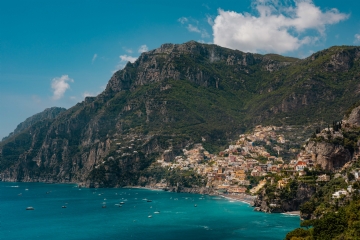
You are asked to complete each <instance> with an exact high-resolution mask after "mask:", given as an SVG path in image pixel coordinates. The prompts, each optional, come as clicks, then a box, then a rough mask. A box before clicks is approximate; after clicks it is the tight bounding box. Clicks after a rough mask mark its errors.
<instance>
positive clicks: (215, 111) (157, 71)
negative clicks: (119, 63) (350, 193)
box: [0, 41, 360, 187]
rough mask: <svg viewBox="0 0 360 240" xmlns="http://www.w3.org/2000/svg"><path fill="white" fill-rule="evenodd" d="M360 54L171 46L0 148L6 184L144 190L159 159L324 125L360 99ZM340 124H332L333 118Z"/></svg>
mask: <svg viewBox="0 0 360 240" xmlns="http://www.w3.org/2000/svg"><path fill="white" fill-rule="evenodd" d="M359 59H360V47H346V46H343V47H332V48H329V49H326V50H323V51H321V52H318V53H315V54H313V55H312V56H310V57H308V58H306V59H296V58H289V57H283V56H280V55H275V54H267V55H260V54H252V53H244V52H241V51H238V50H231V49H227V48H222V47H219V46H216V45H208V44H200V43H197V42H194V41H191V42H187V43H184V44H164V45H162V46H161V47H160V48H158V49H155V50H152V51H149V52H146V53H142V54H141V56H140V57H139V58H138V59H137V60H136V61H135V62H134V63H128V64H127V65H126V67H125V68H124V69H123V70H120V71H118V72H116V73H115V74H114V75H113V76H112V77H111V79H110V80H109V82H108V85H107V87H106V89H105V90H104V92H102V93H101V94H100V95H98V96H97V97H87V98H85V100H84V101H83V102H81V103H78V104H77V105H75V106H74V107H72V108H70V109H68V110H67V111H65V112H63V113H61V114H59V115H58V116H57V117H56V118H54V119H46V121H38V122H36V123H33V124H32V125H31V126H30V127H28V128H27V129H25V130H23V131H22V132H20V133H17V134H13V135H11V136H9V137H8V138H7V139H6V140H4V141H2V142H1V143H0V171H1V174H0V177H1V178H2V179H4V180H8V181H55V182H68V181H72V182H81V183H84V184H86V185H87V186H100V187H101V186H103V187H104V186H108V187H111V186H124V185H133V184H137V183H138V180H139V177H140V176H141V172H143V171H144V170H146V169H147V168H148V167H149V166H150V165H151V163H153V162H154V161H155V160H156V159H157V158H159V157H162V158H165V159H167V160H169V161H171V160H172V158H173V157H174V156H176V155H180V154H181V153H182V149H183V148H186V147H189V146H191V145H192V144H194V143H199V142H202V143H203V145H204V147H205V148H206V149H207V150H209V151H217V149H219V147H221V146H223V145H225V144H226V143H227V142H229V141H231V140H232V139H234V136H236V135H237V134H239V133H241V132H244V131H246V130H248V129H251V128H252V127H253V126H255V125H256V124H259V123H262V124H270V123H271V124H277V125H309V124H310V125H317V124H320V123H321V124H324V123H323V122H324V120H323V119H325V122H332V121H333V120H337V119H341V117H342V115H343V114H344V112H345V110H346V109H348V108H349V107H350V106H351V105H352V104H353V103H355V102H357V101H359V100H360V95H359V93H360V85H359V84H360V71H359V70H360V61H359ZM333 118H334V119H333Z"/></svg>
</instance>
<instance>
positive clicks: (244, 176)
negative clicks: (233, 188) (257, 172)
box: [235, 169, 246, 181]
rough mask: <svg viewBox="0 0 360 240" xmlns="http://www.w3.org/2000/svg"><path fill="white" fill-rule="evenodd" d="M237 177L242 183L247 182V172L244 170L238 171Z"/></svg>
mask: <svg viewBox="0 0 360 240" xmlns="http://www.w3.org/2000/svg"><path fill="white" fill-rule="evenodd" d="M235 177H236V178H237V179H239V180H240V181H242V180H245V179H246V174H245V171H244V170H243V169H240V170H237V171H236V172H235Z"/></svg>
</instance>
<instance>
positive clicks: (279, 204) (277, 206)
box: [254, 183, 316, 213]
mask: <svg viewBox="0 0 360 240" xmlns="http://www.w3.org/2000/svg"><path fill="white" fill-rule="evenodd" d="M315 191H316V189H315V187H314V186H310V185H307V184H305V183H297V185H296V191H295V195H294V196H293V197H291V198H290V199H286V198H282V197H281V189H277V190H276V192H275V193H276V196H277V197H275V198H271V197H269V194H267V193H266V188H264V189H263V190H262V191H261V192H260V193H259V194H258V196H257V198H256V199H255V201H254V207H255V210H258V211H262V212H268V213H282V212H291V211H299V210H300V205H301V204H303V203H304V202H306V201H308V200H309V199H310V198H311V196H312V195H313V194H314V193H315Z"/></svg>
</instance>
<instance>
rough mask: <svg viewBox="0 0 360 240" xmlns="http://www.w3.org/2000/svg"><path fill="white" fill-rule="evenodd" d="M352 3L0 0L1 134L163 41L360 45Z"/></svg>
mask: <svg viewBox="0 0 360 240" xmlns="http://www.w3.org/2000/svg"><path fill="white" fill-rule="evenodd" d="M359 9H360V1H356V0H342V1H339V0H226V1H224V0H208V1H207V0H200V1H198V0H191V1H190V0H182V1H177V0H173V1H169V0H166V1H165V0H153V1H149V0H132V1H125V0H124V1H119V0H107V1H100V0H86V1H82V0H71V1H70V0H62V1H57V0H54V1H48V0H31V1H29V0H11V1H6V0H0V140H1V138H2V137H4V136H7V135H8V134H9V133H10V132H12V131H13V130H14V129H15V128H16V126H17V125H18V124H19V123H20V122H22V121H24V120H25V119H26V118H27V117H30V116H32V115H33V114H35V113H38V112H41V111H43V110H44V109H45V108H48V107H53V106H57V107H65V108H70V107H71V106H73V105H75V104H76V103H78V102H81V101H83V100H84V98H85V97H86V96H96V95H97V94H99V93H100V92H102V91H103V90H104V89H105V87H106V84H107V82H108V80H109V79H110V77H111V76H112V74H113V73H114V72H115V71H117V70H120V69H122V68H123V67H124V66H125V64H126V63H127V61H130V62H133V61H135V60H136V58H137V57H138V56H139V55H140V54H141V53H142V52H145V51H148V50H151V49H155V48H158V47H160V46H161V44H163V43H184V42H187V41H190V40H195V41H198V42H202V43H213V44H217V45H219V46H223V47H227V48H231V49H238V50H241V51H244V52H252V53H260V54H266V53H278V54H282V55H286V56H292V57H298V58H305V57H308V56H310V55H311V54H312V53H314V52H316V51H319V50H323V49H325V48H329V47H331V46H334V45H360V10H359Z"/></svg>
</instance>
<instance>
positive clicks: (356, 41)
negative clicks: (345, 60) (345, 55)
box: [354, 34, 360, 43]
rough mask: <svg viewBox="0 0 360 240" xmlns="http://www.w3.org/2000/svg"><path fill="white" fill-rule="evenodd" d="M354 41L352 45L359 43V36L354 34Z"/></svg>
mask: <svg viewBox="0 0 360 240" xmlns="http://www.w3.org/2000/svg"><path fill="white" fill-rule="evenodd" d="M354 37H355V41H354V43H360V34H355V36H354Z"/></svg>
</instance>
